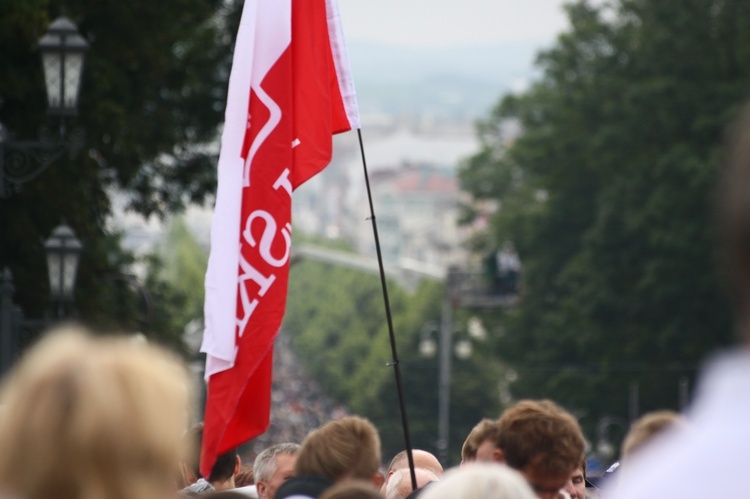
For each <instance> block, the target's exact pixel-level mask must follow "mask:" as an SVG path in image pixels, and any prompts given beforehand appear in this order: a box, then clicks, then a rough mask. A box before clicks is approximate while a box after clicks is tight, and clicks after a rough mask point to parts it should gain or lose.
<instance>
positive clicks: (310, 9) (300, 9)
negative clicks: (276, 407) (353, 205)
mask: <svg viewBox="0 0 750 499" xmlns="http://www.w3.org/2000/svg"><path fill="white" fill-rule="evenodd" d="M289 1H290V0H255V1H250V0H247V1H246V4H245V6H244V9H245V10H247V9H252V13H253V14H254V15H252V16H246V15H245V14H246V13H245V12H243V23H242V24H241V26H240V33H239V34H238V44H237V47H236V49H235V59H234V63H233V68H232V72H233V76H234V73H235V71H237V66H238V64H242V63H243V58H245V57H246V54H244V53H243V51H244V50H248V48H249V47H250V46H252V47H251V48H252V54H249V55H247V59H252V61H253V70H255V69H256V65H261V66H262V64H260V63H256V61H262V60H264V59H266V60H267V59H268V57H267V53H266V52H264V50H266V47H267V46H268V47H272V49H275V50H277V51H278V47H279V38H278V35H277V33H284V32H285V31H286V32H288V26H286V27H285V26H283V25H279V26H278V27H279V29H278V30H275V29H272V27H269V26H268V25H267V24H268V22H271V21H274V22H280V23H287V22H288V23H291V42H290V43H289V44H288V45H287V46H286V48H284V49H283V50H282V51H281V52H280V55H278V57H277V58H276V59H275V60H272V62H271V64H270V66H269V67H268V68H267V71H266V72H265V74H262V75H260V77H259V75H258V74H257V72H256V74H254V75H252V76H251V77H250V79H249V80H247V81H246V82H245V83H249V84H250V85H249V86H250V88H249V89H247V90H248V91H249V99H247V98H245V99H244V100H242V99H240V98H238V99H235V100H234V101H233V95H237V92H233V90H236V87H234V88H233V85H235V82H233V81H232V79H231V78H230V92H229V94H230V95H229V99H228V102H227V120H229V118H230V116H232V117H234V118H235V119H234V120H233V122H232V123H231V125H232V126H234V127H235V128H236V127H237V126H238V123H240V125H242V123H241V122H240V121H239V120H238V119H236V109H230V107H231V106H234V105H237V103H238V102H239V103H240V105H242V103H243V102H244V103H247V107H246V109H248V112H247V119H246V120H245V124H244V125H242V126H244V127H245V131H244V139H243V140H242V143H241V144H238V142H237V140H236V138H237V130H236V129H235V130H234V131H232V130H227V127H229V126H230V123H229V122H227V123H226V124H225V130H224V134H223V136H222V150H221V157H220V160H219V189H218V194H217V208H216V209H217V212H218V211H219V208H220V202H221V200H220V199H219V195H220V194H221V193H222V191H224V192H229V193H230V194H229V196H228V197H229V198H231V199H234V198H233V197H232V196H235V197H236V198H237V199H238V200H240V202H239V204H240V206H236V204H234V203H236V202H232V203H224V204H223V205H222V208H223V209H224V210H229V209H230V208H233V209H238V210H240V217H239V227H237V226H235V227H234V228H231V227H228V228H227V227H221V228H220V230H219V229H218V228H217V227H212V239H211V245H212V251H211V253H212V256H214V249H215V248H220V249H217V251H219V252H221V255H222V258H219V257H216V258H213V259H211V258H210V259H209V269H208V271H207V275H206V331H205V335H204V343H203V347H202V350H203V351H205V352H206V353H207V354H208V356H209V359H208V361H207V373H206V375H207V379H208V397H207V401H206V412H205V418H204V430H203V443H202V454H201V473H202V474H203V475H204V476H208V474H209V473H210V471H211V468H212V466H213V463H214V462H215V460H216V457H217V456H218V455H220V454H222V453H223V452H226V451H227V450H230V449H232V448H234V447H237V446H238V445H240V444H242V443H244V442H247V441H248V440H250V439H252V438H254V437H256V436H258V435H260V434H261V433H263V432H264V431H266V429H267V428H268V425H269V417H270V397H271V377H272V376H271V374H272V359H273V341H274V339H275V337H276V334H277V333H278V330H279V327H280V326H281V321H282V319H283V316H284V309H285V305H286V294H287V281H288V276H289V255H290V251H291V201H292V192H293V190H294V189H295V188H296V187H298V186H299V185H301V184H302V183H303V182H305V181H306V180H308V179H309V178H311V177H312V176H314V175H315V174H316V173H318V172H319V171H321V170H322V169H323V168H325V166H326V165H328V163H329V162H330V160H331V153H332V134H334V133H338V132H343V131H347V130H350V129H352V127H353V126H357V125H358V122H357V121H356V120H357V119H358V118H357V116H356V108H352V104H353V103H354V99H353V95H349V94H350V91H351V89H350V88H347V89H344V90H345V92H344V95H342V88H341V83H340V82H351V77H350V75H348V74H345V73H346V72H348V63H347V61H346V54H345V52H342V50H341V49H342V47H339V46H336V45H335V43H334V49H332V38H333V39H334V40H333V41H334V42H340V41H341V40H342V38H341V34H340V33H338V32H333V33H330V32H329V28H333V29H335V28H336V27H337V26H338V19H337V10H336V5H335V0H327V1H326V0H291V9H289ZM287 12H289V13H290V16H288V18H287V17H286V13H287ZM268 13H270V14H271V15H266V14H268ZM280 13H283V14H284V15H279V14H280ZM243 29H244V30H256V31H255V32H253V36H247V34H246V36H244V37H243V36H241V35H242V30H243ZM282 36H283V35H282ZM242 40H251V42H249V43H245V44H244V45H243V46H240V42H241V41H242ZM253 82H256V83H253ZM258 82H259V83H258ZM233 132H234V134H233ZM232 137H234V139H232ZM239 157H241V158H242V161H239ZM222 160H224V161H222ZM227 165H228V166H227ZM238 165H241V166H242V170H243V172H244V173H243V175H242V176H241V177H239V176H238V174H237V171H236V170H237V168H238ZM223 173H224V176H223V177H222V174H223ZM238 178H241V179H242V185H241V186H233V185H231V184H232V182H235V183H236V182H237V179H238ZM222 180H224V183H222ZM238 188H241V194H240V195H239V196H237V194H238V193H237V192H236V191H234V190H233V189H238ZM217 219H218V220H219V223H224V222H226V221H227V220H236V217H234V218H233V216H232V215H231V214H230V215H228V216H224V215H223V214H218V213H217V214H215V215H214V222H213V224H214V225H215V224H217ZM238 229H239V230H238ZM238 243H239V244H238ZM219 245H231V246H230V247H237V248H238V251H237V253H236V254H234V253H232V254H230V255H229V256H230V257H231V258H223V257H225V256H226V255H227V250H226V248H225V247H224V246H221V247H220V246H219ZM226 260H229V261H230V264H231V265H232V266H234V269H235V272H234V276H235V277H234V278H232V279H230V280H226V279H225V280H222V279H219V278H218V277H217V276H221V275H226V265H227V262H226ZM235 262H236V264H235ZM222 265H223V267H222ZM222 270H223V272H222ZM225 286H226V287H229V288H226V287H225ZM227 289H229V291H227ZM232 294H233V296H234V297H235V298H234V302H235V303H233V302H232V301H231V300H227V299H224V300H222V299H221V298H219V297H222V296H223V297H228V296H232ZM228 311H231V312H232V313H233V314H234V318H235V321H234V323H235V324H236V327H234V328H230V327H226V326H224V327H221V325H222V324H226V323H227V321H226V320H225V319H226V316H227V312H228ZM232 353H234V355H233V356H232ZM232 357H233V358H232ZM216 366H220V367H216ZM221 369H223V370H221Z"/></svg>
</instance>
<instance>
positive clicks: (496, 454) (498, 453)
mask: <svg viewBox="0 0 750 499" xmlns="http://www.w3.org/2000/svg"><path fill="white" fill-rule="evenodd" d="M492 460H493V461H495V462H498V463H505V454H503V450H502V449H495V450H494V451H492Z"/></svg>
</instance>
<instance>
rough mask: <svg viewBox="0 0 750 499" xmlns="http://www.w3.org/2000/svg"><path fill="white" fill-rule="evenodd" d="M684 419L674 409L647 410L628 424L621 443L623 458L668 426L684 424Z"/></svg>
mask: <svg viewBox="0 0 750 499" xmlns="http://www.w3.org/2000/svg"><path fill="white" fill-rule="evenodd" d="M685 424H686V422H685V419H684V418H683V417H682V416H681V415H680V414H678V413H676V412H674V411H654V412H649V413H646V414H644V415H643V416H641V417H640V418H638V419H636V420H635V421H634V422H633V424H632V425H631V426H630V430H629V431H628V434H627V435H625V440H624V441H623V444H622V453H621V454H622V458H623V460H624V459H625V458H626V457H628V456H630V455H631V454H632V453H633V452H634V451H636V450H638V449H640V448H641V447H643V446H644V445H645V444H646V443H648V442H650V441H651V440H652V439H653V438H654V437H655V436H657V435H659V434H661V433H663V432H664V431H666V430H668V429H669V428H673V427H675V426H681V425H685Z"/></svg>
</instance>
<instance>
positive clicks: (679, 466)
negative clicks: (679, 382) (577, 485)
mask: <svg viewBox="0 0 750 499" xmlns="http://www.w3.org/2000/svg"><path fill="white" fill-rule="evenodd" d="M687 418H688V421H689V422H690V427H689V428H687V429H685V430H680V431H674V432H671V433H668V434H666V435H664V436H663V437H662V438H656V439H655V440H654V441H653V444H651V443H649V444H648V445H647V447H646V448H644V449H641V450H640V451H639V452H638V453H637V454H635V455H633V456H632V457H631V460H629V461H628V462H625V463H623V465H622V470H621V476H620V479H621V480H620V482H621V483H620V485H619V490H618V492H617V493H616V494H614V496H613V497H614V498H616V499H649V498H654V499H668V498H679V499H689V498H707V497H708V498H720V499H724V498H741V497H750V349H743V350H742V351H737V352H734V353H731V354H728V355H724V356H722V357H720V358H718V359H716V360H715V361H714V362H712V363H711V364H709V367H708V369H707V370H706V371H705V372H704V375H703V377H702V381H701V383H700V385H699V386H698V392H697V395H696V398H695V402H694V404H693V405H692V407H691V409H690V411H689V412H688V413H687Z"/></svg>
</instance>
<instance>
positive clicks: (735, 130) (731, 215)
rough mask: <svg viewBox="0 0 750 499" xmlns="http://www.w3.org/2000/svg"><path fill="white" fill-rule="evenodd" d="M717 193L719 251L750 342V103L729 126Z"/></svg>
mask: <svg viewBox="0 0 750 499" xmlns="http://www.w3.org/2000/svg"><path fill="white" fill-rule="evenodd" d="M725 154H726V158H725V161H724V163H725V164H724V168H723V171H722V176H721V182H720V184H719V189H718V192H717V196H716V218H717V225H718V227H719V241H720V254H721V256H722V260H723V262H722V263H723V264H724V272H725V274H726V275H727V277H728V279H729V281H730V284H731V286H732V290H733V292H734V295H735V299H736V301H737V306H738V311H739V314H740V320H741V321H742V328H743V333H744V338H743V339H744V341H745V342H746V343H749V344H750V196H748V192H750V105H746V106H745V109H744V110H743V112H742V114H741V115H740V117H739V118H738V119H737V120H736V121H735V123H734V125H733V126H732V127H731V129H730V134H729V140H728V147H727V149H726V153H725Z"/></svg>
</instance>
